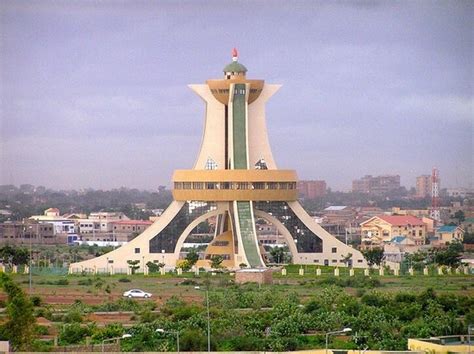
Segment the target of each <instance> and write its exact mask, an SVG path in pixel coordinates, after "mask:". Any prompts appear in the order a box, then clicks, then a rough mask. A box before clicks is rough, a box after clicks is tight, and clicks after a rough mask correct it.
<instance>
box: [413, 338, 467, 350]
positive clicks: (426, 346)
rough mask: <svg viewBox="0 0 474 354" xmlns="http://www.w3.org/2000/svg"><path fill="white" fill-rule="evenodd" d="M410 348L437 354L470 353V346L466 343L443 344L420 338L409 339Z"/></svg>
mask: <svg viewBox="0 0 474 354" xmlns="http://www.w3.org/2000/svg"><path fill="white" fill-rule="evenodd" d="M408 349H410V350H412V351H420V352H425V353H426V352H428V353H435V354H444V353H446V354H448V353H468V352H469V346H468V345H466V344H460V345H441V344H436V343H429V342H426V341H423V340H419V339H408Z"/></svg>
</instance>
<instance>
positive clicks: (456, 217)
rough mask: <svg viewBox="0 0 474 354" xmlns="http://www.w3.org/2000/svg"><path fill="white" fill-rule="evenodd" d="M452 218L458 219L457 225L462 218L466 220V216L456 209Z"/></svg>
mask: <svg viewBox="0 0 474 354" xmlns="http://www.w3.org/2000/svg"><path fill="white" fill-rule="evenodd" d="M454 218H455V219H457V220H458V225H459V224H461V223H462V222H463V221H464V220H466V217H465V215H464V212H463V211H462V210H458V211H457V212H455V213H454Z"/></svg>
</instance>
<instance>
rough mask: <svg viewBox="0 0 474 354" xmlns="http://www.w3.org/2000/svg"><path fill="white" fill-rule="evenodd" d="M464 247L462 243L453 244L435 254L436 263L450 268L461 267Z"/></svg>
mask: <svg viewBox="0 0 474 354" xmlns="http://www.w3.org/2000/svg"><path fill="white" fill-rule="evenodd" d="M462 252H463V246H462V244H461V243H460V242H452V243H450V244H449V245H448V247H447V248H446V249H444V250H438V251H437V252H436V253H435V256H434V261H435V262H436V263H438V264H439V265H445V266H448V267H459V265H460V264H461V256H462Z"/></svg>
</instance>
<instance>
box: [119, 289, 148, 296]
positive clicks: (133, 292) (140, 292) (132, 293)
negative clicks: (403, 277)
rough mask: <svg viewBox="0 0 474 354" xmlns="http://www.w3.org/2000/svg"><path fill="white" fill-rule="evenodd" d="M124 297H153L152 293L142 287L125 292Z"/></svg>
mask: <svg viewBox="0 0 474 354" xmlns="http://www.w3.org/2000/svg"><path fill="white" fill-rule="evenodd" d="M123 296H124V297H128V298H132V297H144V298H149V297H151V294H150V293H146V292H144V291H143V290H140V289H131V290H128V291H126V292H124V293H123Z"/></svg>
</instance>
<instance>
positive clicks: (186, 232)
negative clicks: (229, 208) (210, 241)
mask: <svg viewBox="0 0 474 354" xmlns="http://www.w3.org/2000/svg"><path fill="white" fill-rule="evenodd" d="M224 211H225V209H224V208H219V207H218V208H217V209H216V210H212V211H210V212H208V213H206V214H203V215H201V216H199V217H197V218H196V219H194V220H193V221H192V222H191V223H190V224H189V225H188V226H187V227H186V229H184V231H183V233H182V234H181V235H180V236H179V238H178V241H177V242H176V247H175V249H174V257H175V259H176V261H178V259H179V252H180V251H181V248H182V247H183V244H184V241H186V238H187V237H188V236H189V234H190V233H191V231H193V229H194V228H195V227H196V226H198V225H199V224H200V223H201V222H203V221H205V220H207V219H209V218H211V217H213V216H217V215H219V214H222V213H223V212H224Z"/></svg>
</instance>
